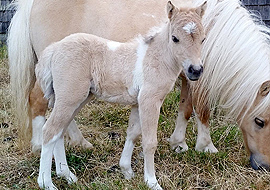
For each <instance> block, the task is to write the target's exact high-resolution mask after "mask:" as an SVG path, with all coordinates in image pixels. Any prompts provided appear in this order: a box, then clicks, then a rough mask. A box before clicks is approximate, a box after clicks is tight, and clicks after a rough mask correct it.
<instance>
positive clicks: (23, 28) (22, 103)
mask: <svg viewBox="0 0 270 190" xmlns="http://www.w3.org/2000/svg"><path fill="white" fill-rule="evenodd" d="M32 4H33V0H16V1H15V2H14V3H12V5H11V6H14V7H15V8H16V10H17V11H16V13H15V15H14V17H13V18H12V20H11V24H10V26H9V32H8V39H7V44H8V58H9V73H10V84H11V91H12V97H13V105H14V108H15V112H16V116H17V119H18V122H19V123H18V124H19V125H20V126H21V127H20V136H21V137H22V138H26V137H29V135H27V134H29V126H30V125H31V122H30V111H29V110H30V109H29V102H28V100H29V94H30V91H31V89H32V88H33V84H34V82H35V76H34V67H35V62H36V58H35V55H34V52H33V49H32V45H31V40H30V27H29V23H30V13H31V8H32Z"/></svg>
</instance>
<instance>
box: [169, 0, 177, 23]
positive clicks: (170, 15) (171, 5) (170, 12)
mask: <svg viewBox="0 0 270 190" xmlns="http://www.w3.org/2000/svg"><path fill="white" fill-rule="evenodd" d="M175 9H176V8H175V6H174V5H173V4H172V2H171V1H168V3H167V13H168V18H169V19H171V18H172V15H173V13H174V11H175Z"/></svg>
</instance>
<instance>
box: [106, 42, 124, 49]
mask: <svg viewBox="0 0 270 190" xmlns="http://www.w3.org/2000/svg"><path fill="white" fill-rule="evenodd" d="M120 45H121V43H119V42H115V41H109V42H107V46H108V48H109V50H111V51H116V50H117V49H118V47H119V46H120Z"/></svg>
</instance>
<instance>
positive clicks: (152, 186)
mask: <svg viewBox="0 0 270 190" xmlns="http://www.w3.org/2000/svg"><path fill="white" fill-rule="evenodd" d="M147 185H148V187H149V188H150V189H152V190H162V187H161V186H160V185H159V184H158V182H155V183H147Z"/></svg>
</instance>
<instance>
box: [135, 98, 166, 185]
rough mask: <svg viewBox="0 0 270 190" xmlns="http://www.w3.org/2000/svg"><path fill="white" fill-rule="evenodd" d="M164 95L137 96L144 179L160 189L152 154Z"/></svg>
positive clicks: (155, 144) (154, 149)
mask: <svg viewBox="0 0 270 190" xmlns="http://www.w3.org/2000/svg"><path fill="white" fill-rule="evenodd" d="M164 97H165V95H164V96H159V95H158V94H156V95H154V94H152V93H151V94H142V93H141V94H140V96H139V98H138V99H139V101H138V102H139V115H140V121H141V130H142V147H143V154H144V180H145V182H146V183H147V185H148V186H149V187H150V188H151V189H153V190H161V189H162V188H161V187H160V185H159V184H158V181H157V179H156V175H155V166H154V154H155V151H156V148H157V127H158V118H159V114H160V107H161V104H162V102H163V100H164Z"/></svg>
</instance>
